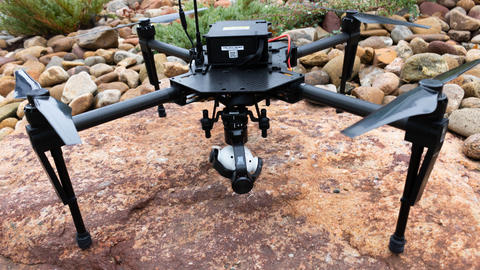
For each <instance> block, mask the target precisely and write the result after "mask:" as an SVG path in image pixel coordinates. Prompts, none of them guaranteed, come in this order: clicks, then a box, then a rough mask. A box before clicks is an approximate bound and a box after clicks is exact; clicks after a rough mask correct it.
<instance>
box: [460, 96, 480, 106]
mask: <svg viewBox="0 0 480 270" xmlns="http://www.w3.org/2000/svg"><path fill="white" fill-rule="evenodd" d="M460 108H480V98H476V97H468V98H465V99H463V100H462V103H461V104H460Z"/></svg>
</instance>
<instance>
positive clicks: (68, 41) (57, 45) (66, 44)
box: [51, 37, 75, 52]
mask: <svg viewBox="0 0 480 270" xmlns="http://www.w3.org/2000/svg"><path fill="white" fill-rule="evenodd" d="M73 44H75V39H74V38H70V37H63V38H59V39H57V40H55V41H54V42H52V43H51V47H52V48H53V51H54V52H68V51H71V50H72V47H73Z"/></svg>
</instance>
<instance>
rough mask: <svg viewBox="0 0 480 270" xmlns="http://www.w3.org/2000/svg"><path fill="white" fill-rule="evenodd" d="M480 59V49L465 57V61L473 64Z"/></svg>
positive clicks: (470, 51) (468, 53) (471, 51)
mask: <svg viewBox="0 0 480 270" xmlns="http://www.w3.org/2000/svg"><path fill="white" fill-rule="evenodd" d="M477 59H480V50H478V49H471V50H469V51H468V52H467V55H466V56H465V60H466V61H467V62H471V61H474V60H477Z"/></svg>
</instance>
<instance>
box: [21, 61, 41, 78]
mask: <svg viewBox="0 0 480 270" xmlns="http://www.w3.org/2000/svg"><path fill="white" fill-rule="evenodd" d="M22 68H23V69H24V70H25V72H27V73H28V75H30V77H32V78H33V79H34V80H36V81H38V78H40V74H42V72H43V71H44V70H45V65H44V64H42V63H40V62H39V61H38V60H28V61H27V62H25V63H24V64H23V65H22Z"/></svg>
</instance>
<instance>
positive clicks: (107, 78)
mask: <svg viewBox="0 0 480 270" xmlns="http://www.w3.org/2000/svg"><path fill="white" fill-rule="evenodd" d="M116 80H118V73H117V72H115V71H112V72H110V73H107V74H104V75H102V76H100V77H98V78H97V79H95V83H96V84H97V85H100V84H102V83H108V82H113V81H116Z"/></svg>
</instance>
